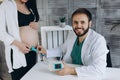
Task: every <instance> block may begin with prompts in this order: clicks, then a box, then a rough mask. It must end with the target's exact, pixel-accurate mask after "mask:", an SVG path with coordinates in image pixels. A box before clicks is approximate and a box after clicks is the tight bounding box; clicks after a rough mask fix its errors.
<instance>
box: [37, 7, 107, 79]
mask: <svg viewBox="0 0 120 80" xmlns="http://www.w3.org/2000/svg"><path fill="white" fill-rule="evenodd" d="M71 20H72V21H71V22H72V28H73V30H72V31H70V32H69V34H68V37H67V39H66V41H65V42H64V43H63V44H62V45H61V46H60V47H58V48H54V49H48V50H46V49H44V48H43V47H42V46H39V47H40V48H41V51H40V53H44V54H46V55H47V57H58V56H59V57H61V56H62V57H63V58H62V60H63V65H64V67H63V69H61V70H58V71H55V73H56V74H58V75H62V76H64V75H77V76H78V77H79V76H97V77H102V76H103V75H104V73H105V71H106V65H107V63H106V56H107V53H108V52H109V50H108V49H107V46H106V40H105V38H104V37H103V36H102V35H101V34H99V33H97V32H95V31H94V30H93V29H91V24H92V14H91V13H90V11H88V10H87V9H85V8H78V9H77V10H76V11H75V12H73V14H72V16H71ZM68 64H76V65H80V66H78V67H73V66H70V65H68Z"/></svg>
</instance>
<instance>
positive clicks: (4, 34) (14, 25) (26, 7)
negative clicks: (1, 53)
mask: <svg viewBox="0 0 120 80" xmlns="http://www.w3.org/2000/svg"><path fill="white" fill-rule="evenodd" d="M38 20H39V15H38V12H37V8H36V0H4V1H3V3H2V4H1V5H0V40H1V41H3V42H4V44H5V55H6V62H7V66H8V69H9V73H11V77H12V80H20V79H21V77H23V76H24V74H25V73H26V72H27V71H28V70H30V69H31V68H32V67H33V66H34V65H35V63H36V59H37V54H36V52H34V51H31V50H30V48H31V47H35V48H37V46H38V31H37V29H38Z"/></svg>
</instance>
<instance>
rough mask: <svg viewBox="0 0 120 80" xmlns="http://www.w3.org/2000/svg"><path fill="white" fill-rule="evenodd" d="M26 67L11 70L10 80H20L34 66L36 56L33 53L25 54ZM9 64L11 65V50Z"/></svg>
mask: <svg viewBox="0 0 120 80" xmlns="http://www.w3.org/2000/svg"><path fill="white" fill-rule="evenodd" d="M25 58H26V62H27V66H26V67H21V68H19V69H13V70H14V71H13V72H12V73H11V77H12V80H20V79H21V78H22V77H23V76H24V75H25V74H26V73H27V72H28V71H29V70H30V69H31V68H32V67H33V66H34V65H35V64H36V61H37V54H36V52H34V51H30V52H29V53H27V54H25ZM11 62H12V63H13V51H12V50H11Z"/></svg>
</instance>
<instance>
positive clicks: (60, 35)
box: [41, 25, 72, 49]
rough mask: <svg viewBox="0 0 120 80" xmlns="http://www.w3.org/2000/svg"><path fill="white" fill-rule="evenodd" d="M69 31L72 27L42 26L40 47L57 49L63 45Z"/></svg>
mask: <svg viewBox="0 0 120 80" xmlns="http://www.w3.org/2000/svg"><path fill="white" fill-rule="evenodd" d="M70 30H72V27H71V26H68V25H66V26H65V27H64V28H61V27H59V26H42V27H41V45H42V46H43V47H44V48H46V49H51V48H56V47H58V46H59V45H61V44H62V43H64V41H65V40H66V38H67V35H68V32H69V31H70Z"/></svg>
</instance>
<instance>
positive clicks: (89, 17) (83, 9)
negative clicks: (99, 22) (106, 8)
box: [71, 8, 92, 21]
mask: <svg viewBox="0 0 120 80" xmlns="http://www.w3.org/2000/svg"><path fill="white" fill-rule="evenodd" d="M76 14H86V15H87V17H88V20H89V21H91V20H92V14H91V12H90V11H89V10H87V9H86V8H78V9H77V10H76V11H75V12H73V14H72V17H71V20H72V19H73V16H75V15H76Z"/></svg>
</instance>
